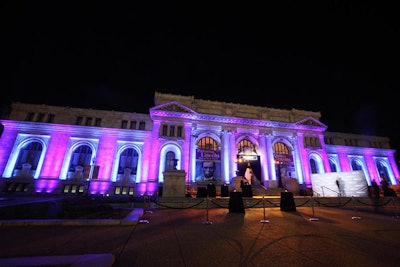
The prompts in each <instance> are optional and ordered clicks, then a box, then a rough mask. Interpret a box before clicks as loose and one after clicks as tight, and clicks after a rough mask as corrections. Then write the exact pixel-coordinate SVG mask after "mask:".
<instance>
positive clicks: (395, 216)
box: [391, 197, 400, 219]
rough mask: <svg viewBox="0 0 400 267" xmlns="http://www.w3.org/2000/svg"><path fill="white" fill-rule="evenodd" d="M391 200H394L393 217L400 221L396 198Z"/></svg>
mask: <svg viewBox="0 0 400 267" xmlns="http://www.w3.org/2000/svg"><path fill="white" fill-rule="evenodd" d="M391 199H392V201H393V206H394V215H393V218H395V219H399V218H400V216H399V211H398V209H397V204H396V199H395V198H394V197H392V198H391Z"/></svg>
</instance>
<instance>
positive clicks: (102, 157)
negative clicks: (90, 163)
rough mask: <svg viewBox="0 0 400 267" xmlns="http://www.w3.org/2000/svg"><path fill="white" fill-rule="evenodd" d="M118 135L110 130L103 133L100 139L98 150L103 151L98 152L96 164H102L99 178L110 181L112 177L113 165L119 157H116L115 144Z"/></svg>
mask: <svg viewBox="0 0 400 267" xmlns="http://www.w3.org/2000/svg"><path fill="white" fill-rule="evenodd" d="M116 142H117V136H116V135H115V134H109V133H108V132H104V133H102V135H101V137H100V140H99V147H98V151H101V153H97V154H96V160H95V165H98V166H100V168H99V174H98V178H100V179H103V180H108V181H110V180H111V179H112V177H111V173H112V166H113V163H114V162H117V160H118V159H116V158H115V157H116V156H115V144H116Z"/></svg>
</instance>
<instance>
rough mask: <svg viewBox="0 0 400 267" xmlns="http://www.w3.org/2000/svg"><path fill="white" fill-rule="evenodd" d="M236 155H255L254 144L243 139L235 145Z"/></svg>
mask: <svg viewBox="0 0 400 267" xmlns="http://www.w3.org/2000/svg"><path fill="white" fill-rule="evenodd" d="M237 150H238V154H246V155H252V154H257V152H256V148H255V146H254V144H253V143H252V142H251V141H250V140H248V139H243V140H242V141H240V142H239V143H238V144H237Z"/></svg>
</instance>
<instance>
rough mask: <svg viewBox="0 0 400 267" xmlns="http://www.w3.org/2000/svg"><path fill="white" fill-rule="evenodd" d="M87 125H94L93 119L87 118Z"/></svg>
mask: <svg viewBox="0 0 400 267" xmlns="http://www.w3.org/2000/svg"><path fill="white" fill-rule="evenodd" d="M85 125H86V126H90V125H92V118H90V117H86V123H85Z"/></svg>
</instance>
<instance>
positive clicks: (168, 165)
mask: <svg viewBox="0 0 400 267" xmlns="http://www.w3.org/2000/svg"><path fill="white" fill-rule="evenodd" d="M175 162H176V160H175V153H174V152H172V151H168V152H167V154H166V155H165V170H166V171H169V170H174V169H175V168H176V166H175Z"/></svg>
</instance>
